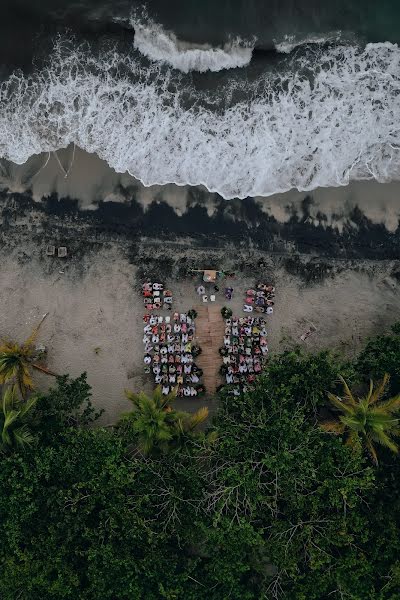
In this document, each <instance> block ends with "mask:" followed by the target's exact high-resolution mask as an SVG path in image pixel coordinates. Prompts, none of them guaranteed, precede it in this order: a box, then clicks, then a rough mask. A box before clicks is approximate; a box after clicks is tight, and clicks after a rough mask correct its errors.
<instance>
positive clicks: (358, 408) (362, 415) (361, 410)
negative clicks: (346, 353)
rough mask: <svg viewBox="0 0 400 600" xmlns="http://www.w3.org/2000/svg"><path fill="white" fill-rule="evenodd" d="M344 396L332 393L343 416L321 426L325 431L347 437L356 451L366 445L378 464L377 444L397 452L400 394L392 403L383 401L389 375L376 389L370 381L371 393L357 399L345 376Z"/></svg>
mask: <svg viewBox="0 0 400 600" xmlns="http://www.w3.org/2000/svg"><path fill="white" fill-rule="evenodd" d="M340 380H341V382H342V384H343V396H341V397H339V396H335V395H334V394H331V393H328V398H329V400H330V402H331V404H333V406H334V407H335V408H336V409H337V410H338V411H339V412H340V413H341V414H339V415H338V418H337V419H335V420H331V421H327V422H325V423H322V424H321V427H322V428H323V429H324V430H325V431H329V432H332V433H336V434H344V435H345V436H346V444H347V445H348V446H350V447H352V448H354V449H356V448H360V447H361V446H362V444H364V445H365V447H366V448H367V450H368V452H369V453H370V455H371V457H372V460H373V462H374V463H375V464H376V465H377V464H378V457H377V453H376V450H375V444H380V445H382V446H385V447H386V448H389V449H390V450H392V452H395V453H397V452H398V450H399V447H398V445H397V443H396V442H394V441H393V439H392V437H393V436H394V437H397V436H399V435H400V426H399V422H400V419H399V418H397V417H395V416H394V414H395V413H396V412H398V411H399V410H400V395H398V396H394V397H393V398H390V399H388V400H382V398H383V396H384V394H385V391H386V388H387V385H388V383H389V375H388V374H387V373H386V374H385V376H384V378H383V380H382V381H381V382H379V383H378V384H377V385H376V386H375V385H374V383H373V381H370V386H369V391H368V394H367V395H366V396H364V397H361V398H359V397H355V396H354V395H353V393H352V392H351V390H350V388H349V386H348V385H347V383H346V381H345V380H344V379H343V377H341V378H340Z"/></svg>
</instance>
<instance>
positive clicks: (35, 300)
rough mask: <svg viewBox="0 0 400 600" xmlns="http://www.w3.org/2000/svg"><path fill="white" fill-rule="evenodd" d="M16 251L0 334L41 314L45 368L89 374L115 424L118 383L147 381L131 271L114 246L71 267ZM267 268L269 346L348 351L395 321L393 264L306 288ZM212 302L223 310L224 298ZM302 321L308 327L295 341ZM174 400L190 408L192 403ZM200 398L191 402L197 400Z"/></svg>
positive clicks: (242, 284)
mask: <svg viewBox="0 0 400 600" xmlns="http://www.w3.org/2000/svg"><path fill="white" fill-rule="evenodd" d="M24 252H25V255H26V257H29V258H26V259H25V261H24V263H23V264H21V261H20V259H19V257H20V254H21V248H20V249H19V250H18V251H14V252H12V253H7V255H2V256H1V261H0V281H1V286H0V334H1V336H3V337H4V336H6V337H12V338H15V339H18V340H22V339H23V338H24V337H25V336H27V335H28V334H29V332H30V331H31V329H32V327H33V326H34V325H35V324H36V323H37V322H38V321H39V320H40V318H41V316H42V315H43V314H44V313H45V312H49V315H48V318H47V319H46V321H45V322H44V324H43V327H42V329H41V333H40V341H41V342H43V343H44V344H46V346H48V357H49V358H48V366H49V368H51V369H52V370H54V371H56V372H58V373H60V374H61V373H69V374H70V375H71V376H78V375H79V374H80V373H81V372H83V371H87V373H88V381H89V383H90V384H91V385H92V388H93V399H94V402H95V405H96V407H98V408H104V409H105V411H106V412H105V415H104V416H103V418H102V422H103V423H111V422H113V421H114V420H115V419H116V418H117V417H118V415H119V414H120V413H121V412H123V411H124V410H127V409H128V408H129V404H128V402H127V401H126V400H125V399H124V395H123V390H124V388H126V387H129V388H130V389H133V390H135V391H139V390H141V389H146V390H148V391H150V389H151V380H150V378H149V376H145V375H144V373H143V347H142V336H143V329H142V328H143V322H142V316H143V303H142V298H141V296H140V293H139V285H140V282H139V281H138V279H137V267H136V266H135V265H134V264H132V263H131V262H130V261H129V260H128V259H127V257H126V255H125V253H124V251H123V250H122V249H121V248H118V246H117V245H114V246H110V245H108V246H107V247H104V248H103V249H102V250H99V251H98V252H96V253H92V254H90V255H89V256H87V257H85V258H83V259H80V261H79V264H78V265H77V264H76V262H75V261H74V257H73V256H71V257H69V258H67V259H66V260H65V261H64V262H62V261H61V260H60V259H56V258H48V257H46V258H45V259H42V258H40V257H39V255H38V248H35V247H32V246H29V245H27V246H26V247H24ZM179 252H180V253H181V255H182V256H183V255H184V254H185V253H186V254H187V253H188V252H189V253H190V251H187V250H184V249H181V250H180V251H179ZM179 252H178V250H177V254H179ZM178 258H179V257H178ZM52 261H53V262H52ZM271 268H272V272H273V277H274V281H275V284H276V288H277V294H276V306H275V312H274V314H273V315H272V316H271V317H269V318H268V321H269V331H270V336H269V341H270V349H271V351H272V352H276V351H279V350H281V349H283V348H285V347H290V346H292V345H293V344H297V343H298V344H302V345H304V346H305V347H306V348H307V350H311V351H314V350H318V349H321V348H326V347H330V348H332V347H333V348H339V349H342V350H344V351H345V352H346V353H348V354H350V355H353V354H354V353H356V352H357V351H358V350H359V348H360V346H361V345H362V344H363V343H364V341H365V339H366V338H367V336H369V335H374V334H377V333H382V332H384V331H386V330H387V329H388V327H389V325H390V324H392V323H393V322H395V321H396V320H398V319H399V318H400V304H399V287H400V286H399V283H398V282H397V280H396V279H393V278H392V277H391V276H390V273H391V272H392V271H393V263H385V264H383V263H379V264H375V263H368V264H367V263H364V264H363V265H358V266H357V268H356V269H354V267H351V266H348V268H345V269H344V270H343V271H342V272H341V273H338V274H336V275H333V276H332V277H328V278H327V279H325V280H324V281H323V282H320V283H317V284H314V285H312V286H309V285H307V286H306V285H305V284H304V282H303V281H302V280H301V279H299V278H297V277H294V276H291V275H289V274H288V273H287V272H286V271H285V269H283V268H282V267H280V266H279V264H276V266H275V269H274V266H273V263H271V259H269V266H268V273H271ZM262 277H263V273H262V272H260V278H262ZM167 283H168V285H169V286H170V287H171V288H172V290H173V292H174V294H175V305H174V308H176V309H178V310H187V309H189V308H191V307H192V306H195V305H196V303H197V302H198V297H197V295H196V292H195V282H194V281H193V280H191V279H188V280H186V281H185V280H183V281H171V280H170V281H167ZM253 284H254V278H253V277H249V276H246V274H243V273H237V277H236V279H235V280H234V282H233V285H234V288H235V297H234V300H233V301H232V303H231V305H232V308H233V310H234V313H235V314H238V315H239V314H242V312H241V309H242V300H243V296H242V294H243V292H244V291H245V289H247V287H248V286H250V285H253ZM217 298H218V299H217V303H218V304H219V305H220V306H222V305H223V304H224V300H223V297H222V294H219V295H218V297H217ZM310 323H313V324H314V325H315V327H316V332H315V333H313V334H312V336H310V337H309V338H308V340H307V341H306V342H301V341H300V335H301V334H302V333H303V332H304V331H306V330H307V329H308V327H309V325H310ZM221 343H222V340H221ZM38 383H39V385H40V386H41V387H42V386H47V385H50V384H51V383H52V382H51V380H50V379H49V378H45V377H44V376H40V377H39V380H38ZM180 402H181V403H182V406H185V408H186V407H188V408H189V409H191V408H193V401H192V403H190V402H187V403H186V404H185V402H186V401H185V400H182V401H180ZM202 402H203V401H201V400H197V405H199V404H200V403H202ZM195 405H196V403H195Z"/></svg>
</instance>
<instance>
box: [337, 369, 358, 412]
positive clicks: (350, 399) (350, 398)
mask: <svg viewBox="0 0 400 600" xmlns="http://www.w3.org/2000/svg"><path fill="white" fill-rule="evenodd" d="M339 379H340V381H341V382H342V385H343V389H344V399H345V400H346V401H347V403H348V404H350V405H351V406H354V407H355V406H357V402H356V400H355V398H354V396H353V393H352V391H351V390H350V388H349V386H348V383H347V381H346V380H345V378H344V377H342V376H341V375H339Z"/></svg>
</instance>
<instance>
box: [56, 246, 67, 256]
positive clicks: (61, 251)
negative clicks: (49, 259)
mask: <svg viewBox="0 0 400 600" xmlns="http://www.w3.org/2000/svg"><path fill="white" fill-rule="evenodd" d="M67 255H68V250H67V247H66V246H60V247H59V248H58V250H57V256H58V258H66V256H67Z"/></svg>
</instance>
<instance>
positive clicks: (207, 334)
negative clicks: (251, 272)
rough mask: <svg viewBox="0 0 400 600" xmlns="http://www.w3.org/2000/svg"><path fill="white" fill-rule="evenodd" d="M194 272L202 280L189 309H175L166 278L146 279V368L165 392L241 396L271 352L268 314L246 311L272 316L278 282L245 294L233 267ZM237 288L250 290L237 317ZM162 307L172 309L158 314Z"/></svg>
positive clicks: (258, 287)
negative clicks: (232, 304) (235, 282)
mask: <svg viewBox="0 0 400 600" xmlns="http://www.w3.org/2000/svg"><path fill="white" fill-rule="evenodd" d="M191 274H192V275H194V278H195V279H196V278H198V279H199V280H198V282H197V283H194V289H193V294H192V298H187V301H188V302H190V301H194V303H193V307H192V308H190V309H189V310H188V311H187V312H184V313H182V312H181V313H180V312H176V311H175V312H173V314H172V309H173V293H172V291H171V290H169V289H166V288H165V284H164V283H162V282H151V281H146V282H144V283H143V284H142V294H143V298H144V304H145V308H146V309H147V310H148V311H149V312H148V313H146V314H145V315H144V316H143V322H144V327H143V345H144V358H143V361H144V372H145V373H146V374H148V375H151V376H152V377H153V380H154V384H155V385H156V386H160V388H161V391H162V394H163V395H165V396H167V395H169V394H170V393H171V392H172V391H173V390H175V391H176V395H177V397H178V398H183V397H186V398H189V397H196V396H202V395H204V394H207V393H209V394H210V393H214V392H215V391H217V390H219V391H222V390H226V391H227V393H229V394H233V395H235V396H239V395H240V394H241V393H245V392H246V391H247V389H248V388H249V386H250V385H251V384H253V383H254V382H255V379H256V377H257V375H259V374H260V373H261V372H262V370H263V367H264V366H265V363H266V360H267V355H268V340H267V336H268V331H267V320H266V318H265V317H261V316H249V315H248V314H246V313H250V312H253V311H254V314H255V315H259V314H260V313H262V314H266V315H271V314H272V313H273V305H274V297H275V287H274V286H273V285H271V284H270V283H267V284H265V283H260V282H257V283H256V285H255V287H254V289H253V288H251V289H247V290H245V291H244V294H243V291H240V292H239V290H235V288H234V287H233V283H232V280H233V278H234V277H235V274H234V273H232V272H231V273H225V272H224V271H222V270H221V271H217V270H210V269H203V270H200V269H199V270H195V269H192V270H191ZM228 281H229V284H228V283H227V282H228ZM235 293H236V294H237V293H240V294H243V295H244V304H243V308H242V310H243V313H244V315H243V316H239V317H235V316H232V310H231V309H230V308H229V302H230V301H231V300H232V298H233V295H234V294H235ZM161 309H163V311H164V313H165V311H171V314H156V312H155V311H160V310H161ZM222 343H223V345H222ZM199 365H200V366H199Z"/></svg>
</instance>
